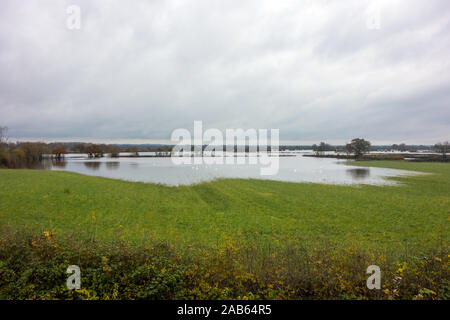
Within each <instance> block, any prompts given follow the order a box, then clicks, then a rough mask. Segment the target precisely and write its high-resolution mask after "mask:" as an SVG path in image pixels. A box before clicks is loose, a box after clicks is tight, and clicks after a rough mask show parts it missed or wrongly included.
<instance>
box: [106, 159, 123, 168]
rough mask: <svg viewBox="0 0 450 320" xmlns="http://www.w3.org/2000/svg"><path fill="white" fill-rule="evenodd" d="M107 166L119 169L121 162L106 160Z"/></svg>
mask: <svg viewBox="0 0 450 320" xmlns="http://www.w3.org/2000/svg"><path fill="white" fill-rule="evenodd" d="M105 164H106V167H107V168H108V169H110V170H117V169H119V166H120V162H119V161H114V162H113V161H110V162H105Z"/></svg>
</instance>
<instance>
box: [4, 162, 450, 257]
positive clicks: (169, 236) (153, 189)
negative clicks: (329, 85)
mask: <svg viewBox="0 0 450 320" xmlns="http://www.w3.org/2000/svg"><path fill="white" fill-rule="evenodd" d="M352 165H364V166H379V167H389V168H395V169H404V170H412V171H421V172H426V173H431V174H429V175H420V176H410V177H399V178H394V180H396V181H398V182H400V183H401V186H335V185H323V184H306V183H303V184H299V183H286V182H276V181H263V180H243V179H226V180H218V181H214V182H209V183H203V184H200V185H194V186H181V187H167V186H162V185H155V184H145V183H135V182H126V181H120V180H112V179H106V178H100V177H92V176H84V175H80V174H76V173H70V172H55V171H39V170H0V228H7V229H12V230H14V229H18V228H26V229H28V230H33V231H35V232H36V233H39V234H42V233H43V232H44V231H50V232H52V234H53V235H54V236H55V238H58V237H60V238H67V237H68V236H70V237H71V238H75V239H76V238H78V239H80V240H89V239H91V240H92V239H95V240H100V241H110V240H123V241H129V242H131V243H139V244H142V243H145V242H150V241H155V240H158V241H160V240H162V241H168V242H170V243H172V244H175V245H180V246H185V245H194V246H200V247H213V246H216V245H218V244H220V243H222V242H223V241H224V239H229V238H231V239H235V240H238V241H240V242H241V243H243V245H246V244H248V245H257V246H262V247H267V248H269V249H270V248H271V247H280V246H281V247H282V246H285V245H288V244H289V245H292V244H301V245H303V246H318V245H319V244H320V245H323V244H324V242H326V243H328V244H331V245H333V246H338V247H339V246H342V247H348V246H350V245H351V244H352V243H358V245H360V246H362V247H367V248H390V249H394V248H395V249H399V250H402V251H408V250H409V251H410V252H413V251H420V250H425V249H427V248H436V247H438V246H439V247H441V248H442V247H445V248H446V245H447V235H448V234H449V216H450V215H449V213H450V164H448V163H410V162H405V161H376V162H361V163H352Z"/></svg>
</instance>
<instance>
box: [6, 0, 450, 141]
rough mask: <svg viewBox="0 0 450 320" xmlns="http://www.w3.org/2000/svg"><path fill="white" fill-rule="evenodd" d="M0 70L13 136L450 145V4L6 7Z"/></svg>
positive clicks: (352, 1)
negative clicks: (249, 137)
mask: <svg viewBox="0 0 450 320" xmlns="http://www.w3.org/2000/svg"><path fill="white" fill-rule="evenodd" d="M70 5H77V6H78V7H79V8H80V10H81V26H80V28H79V29H76V28H75V29H74V28H73V27H74V26H75V27H76V24H74V21H75V20H74V19H73V18H74V16H73V15H71V14H68V13H67V8H68V7H69V6H70ZM69 27H71V28H69ZM0 70H1V72H0V126H8V127H9V135H10V137H12V138H21V139H34V140H36V139H46V140H48V141H50V140H77V141H80V140H81V141H99V140H102V141H111V142H116V141H117V142H119V141H120V142H124V141H129V142H160V141H167V140H169V139H170V135H171V133H172V131H173V130H174V129H176V128H187V129H191V128H192V127H193V121H194V120H202V121H203V123H204V127H206V128H218V129H221V130H224V129H226V128H244V129H248V128H256V129H258V128H268V129H270V128H278V129H280V138H281V140H282V142H288V143H294V142H296V143H310V142H318V141H327V142H331V143H342V142H345V141H348V140H350V139H351V138H354V137H364V138H366V139H368V140H370V141H372V143H378V144H381V143H394V142H395V143H399V142H406V143H429V144H431V143H435V142H437V141H442V140H449V139H450V1H448V0H379V1H376V0H372V1H369V0H335V1H333V0H328V1H326V0H310V1H301V0H293V1H283V0H281V1H278V0H277V1H274V0H270V1H262V0H254V1H252V0H186V1H182V0H174V1H167V0H165V1H162V0H161V1H159V0H146V1H144V0H142V1H139V0H136V1H133V0H130V1H120V0H110V1H93V0H85V1H81V0H71V1H55V0H33V1H17V0H2V1H1V2H0Z"/></svg>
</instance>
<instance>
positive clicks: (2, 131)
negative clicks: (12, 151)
mask: <svg viewBox="0 0 450 320" xmlns="http://www.w3.org/2000/svg"><path fill="white" fill-rule="evenodd" d="M7 142H8V127H0V143H7Z"/></svg>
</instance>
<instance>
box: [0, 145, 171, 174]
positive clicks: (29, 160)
mask: <svg viewBox="0 0 450 320" xmlns="http://www.w3.org/2000/svg"><path fill="white" fill-rule="evenodd" d="M169 147H170V146H169ZM170 150H171V148H168V147H161V146H157V147H156V146H153V147H146V148H144V147H138V146H132V145H114V144H92V143H72V142H68V143H64V142H62V143H44V142H14V143H8V142H6V141H5V140H2V141H1V142H0V168H31V167H34V166H35V165H36V163H39V162H40V161H41V160H42V159H43V158H44V156H51V157H52V158H55V159H62V158H63V157H64V155H65V154H68V153H83V154H87V155H88V156H89V157H90V158H99V157H103V156H104V154H109V155H110V156H111V157H118V156H119V153H120V152H132V153H136V154H137V153H138V152H145V151H155V152H163V151H170Z"/></svg>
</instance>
